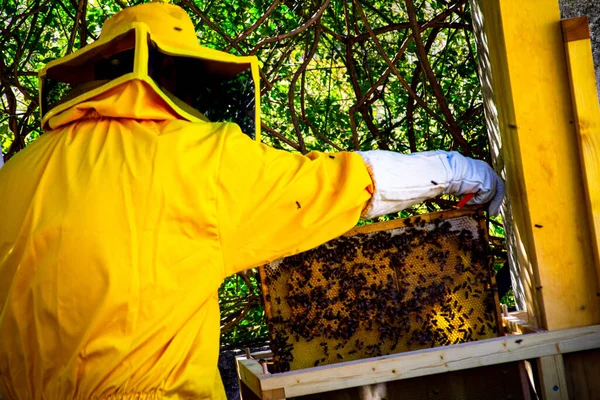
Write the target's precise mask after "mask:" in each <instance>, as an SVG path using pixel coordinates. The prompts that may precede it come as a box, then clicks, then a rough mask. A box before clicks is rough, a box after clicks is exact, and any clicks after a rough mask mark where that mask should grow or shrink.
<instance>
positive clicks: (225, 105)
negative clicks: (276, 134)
mask: <svg viewBox="0 0 600 400" xmlns="http://www.w3.org/2000/svg"><path fill="white" fill-rule="evenodd" d="M193 104H194V108H196V109H198V110H204V111H203V114H204V115H206V117H207V118H208V119H210V120H211V121H228V122H235V123H236V124H238V125H239V126H240V127H241V128H242V132H244V133H246V134H247V135H248V136H250V137H251V138H253V139H255V138H256V127H255V120H254V116H255V112H256V104H255V101H254V81H253V80H252V74H251V72H250V70H246V71H244V72H242V73H240V74H238V75H236V76H234V77H233V78H230V79H227V80H218V79H215V80H214V81H213V82H210V83H209V84H208V85H207V87H206V89H205V92H204V94H203V95H202V96H198V97H197V98H195V99H194V103H193Z"/></svg>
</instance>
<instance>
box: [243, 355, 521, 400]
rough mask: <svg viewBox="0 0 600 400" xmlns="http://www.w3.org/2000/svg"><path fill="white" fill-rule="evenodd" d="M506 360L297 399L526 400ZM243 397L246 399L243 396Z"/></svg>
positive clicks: (515, 370)
mask: <svg viewBox="0 0 600 400" xmlns="http://www.w3.org/2000/svg"><path fill="white" fill-rule="evenodd" d="M520 364H521V363H507V364H500V365H491V366H487V367H481V368H474V369H469V370H463V371H454V372H449V373H447V374H438V375H433V376H422V377H418V378H412V379H404V380H400V381H394V382H387V383H379V384H376V385H369V386H361V387H356V388H349V389H341V390H335V391H330V392H325V393H319V394H314V395H308V396H300V397H297V398H296V399H297V400H324V399H327V400H407V399H410V400H438V399H439V400H465V399H486V400H496V399H502V400H505V399H512V400H529V398H530V397H529V396H528V394H529V393H528V390H529V388H528V387H527V391H526V392H525V393H523V388H522V386H521V377H520V374H519V365H520ZM244 400H245V399H244Z"/></svg>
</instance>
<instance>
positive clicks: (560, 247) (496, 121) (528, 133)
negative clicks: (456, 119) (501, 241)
mask: <svg viewBox="0 0 600 400" xmlns="http://www.w3.org/2000/svg"><path fill="white" fill-rule="evenodd" d="M471 6H472V12H473V20H474V26H475V29H476V33H477V38H478V40H477V45H478V50H479V61H480V72H481V78H482V85H483V88H484V100H485V102H486V118H487V121H488V128H489V131H490V134H491V135H492V137H491V143H492V147H493V148H492V150H495V149H496V150H497V156H498V159H497V160H496V164H497V167H500V168H501V167H502V166H504V168H505V176H506V181H507V191H508V197H509V200H510V204H511V208H512V217H513V220H512V224H511V228H512V235H513V237H512V240H513V243H514V248H513V249H512V250H513V251H515V253H516V257H515V258H516V260H517V262H518V269H519V273H520V277H521V284H522V285H523V288H524V291H525V295H526V299H527V307H528V310H527V311H528V313H529V315H530V320H531V321H532V322H536V321H537V322H539V325H540V326H541V327H543V328H546V329H560V328H567V327H574V326H582V325H591V324H597V323H599V322H600V297H597V295H596V294H597V292H598V288H597V284H596V282H597V281H596V273H595V269H594V267H593V265H594V255H593V252H592V241H591V238H590V234H589V230H588V229H587V227H588V218H587V213H584V212H582V208H581V205H582V202H583V201H584V200H583V199H585V191H584V186H583V180H582V177H581V168H580V161H579V151H578V144H577V139H576V137H575V125H574V123H573V110H572V106H571V99H570V90H569V84H568V82H569V80H568V73H567V65H566V61H565V50H564V46H563V41H562V34H561V28H560V13H559V8H558V1H557V0H527V1H523V0H471Z"/></svg>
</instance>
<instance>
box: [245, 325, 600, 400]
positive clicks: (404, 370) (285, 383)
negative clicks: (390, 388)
mask: <svg viewBox="0 0 600 400" xmlns="http://www.w3.org/2000/svg"><path fill="white" fill-rule="evenodd" d="M595 348H600V325H598V326H589V327H583V328H574V329H567V330H558V331H552V332H546V333H535V334H528V335H517V336H511V337H502V338H495V339H488V340H482V341H479V342H472V343H463V344H458V345H453V346H447V347H439V348H434V349H427V350H419V351H413V352H408V353H401V354H394V355H389V356H383V357H376V358H370V359H365V360H359V361H351V362H346V363H340V364H333V365H326V366H322V367H315V368H308V369H305V370H300V371H292V372H285V373H281V374H270V375H262V376H260V377H259V378H258V379H259V380H260V388H261V390H262V391H267V390H275V389H284V390H285V396H286V397H295V396H302V395H308V394H314V393H321V392H326V391H330V390H337V389H344V388H349V387H356V386H364V385H371V384H376V383H381V382H389V381H394V380H399V379H407V378H414V377H418V376H424V375H432V374H438V373H444V372H449V371H458V370H463V369H469V368H477V367H481V366H486V365H494V364H502V363H507V362H513V361H521V360H527V359H531V358H537V357H543V356H550V355H557V354H562V353H569V352H574V351H580V350H588V349H595ZM242 361H243V360H242ZM257 364H258V363H257ZM240 369H241V368H240ZM255 371H256V370H255ZM255 373H256V372H255ZM260 373H262V371H260ZM242 377H243V376H242ZM249 386H250V385H249Z"/></svg>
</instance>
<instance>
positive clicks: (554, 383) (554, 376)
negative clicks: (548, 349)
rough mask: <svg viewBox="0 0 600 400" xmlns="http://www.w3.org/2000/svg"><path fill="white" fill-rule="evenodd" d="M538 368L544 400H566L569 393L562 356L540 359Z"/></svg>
mask: <svg viewBox="0 0 600 400" xmlns="http://www.w3.org/2000/svg"><path fill="white" fill-rule="evenodd" d="M538 367H539V369H540V380H541V384H542V387H541V392H542V395H543V398H544V400H568V399H569V391H568V389H567V378H566V376H565V366H564V363H563V358H562V355H561V354H557V355H552V356H545V357H540V358H539V359H538Z"/></svg>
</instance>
